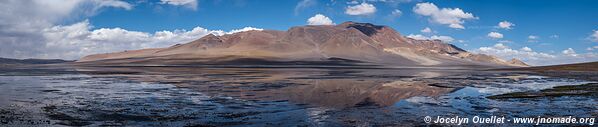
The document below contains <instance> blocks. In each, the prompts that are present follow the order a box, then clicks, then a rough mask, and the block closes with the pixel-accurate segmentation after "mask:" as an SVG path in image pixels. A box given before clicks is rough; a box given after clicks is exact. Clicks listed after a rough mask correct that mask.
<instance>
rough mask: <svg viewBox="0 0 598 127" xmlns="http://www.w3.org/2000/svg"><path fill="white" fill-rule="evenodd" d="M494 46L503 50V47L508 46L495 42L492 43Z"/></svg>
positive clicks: (506, 47)
mask: <svg viewBox="0 0 598 127" xmlns="http://www.w3.org/2000/svg"><path fill="white" fill-rule="evenodd" d="M494 48H496V49H500V50H503V49H508V48H509V47H508V46H506V45H505V44H502V43H497V44H494Z"/></svg>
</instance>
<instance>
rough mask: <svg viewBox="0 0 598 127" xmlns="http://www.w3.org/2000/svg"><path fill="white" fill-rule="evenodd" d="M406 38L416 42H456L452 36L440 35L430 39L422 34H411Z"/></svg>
mask: <svg viewBox="0 0 598 127" xmlns="http://www.w3.org/2000/svg"><path fill="white" fill-rule="evenodd" d="M406 37H408V38H413V39H415V40H441V41H442V42H446V43H449V42H453V41H455V39H454V38H453V37H450V36H438V35H432V36H430V37H427V36H424V35H421V34H409V35H407V36H406Z"/></svg>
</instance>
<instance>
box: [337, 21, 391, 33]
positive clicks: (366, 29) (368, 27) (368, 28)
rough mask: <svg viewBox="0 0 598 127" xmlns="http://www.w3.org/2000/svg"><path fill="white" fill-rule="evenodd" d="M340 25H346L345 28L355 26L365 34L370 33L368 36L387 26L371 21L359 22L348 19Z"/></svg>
mask: <svg viewBox="0 0 598 127" xmlns="http://www.w3.org/2000/svg"><path fill="white" fill-rule="evenodd" d="M338 26H340V27H344V28H355V29H357V30H359V31H361V32H362V33H363V34H365V35H368V36H372V35H374V34H376V33H378V31H379V30H381V29H382V28H384V27H385V26H378V25H374V24H371V23H359V22H353V21H347V22H344V23H342V24H340V25H338Z"/></svg>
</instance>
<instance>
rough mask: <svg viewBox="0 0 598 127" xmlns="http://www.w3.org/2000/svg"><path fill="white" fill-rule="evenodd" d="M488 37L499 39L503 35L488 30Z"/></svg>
mask: <svg viewBox="0 0 598 127" xmlns="http://www.w3.org/2000/svg"><path fill="white" fill-rule="evenodd" d="M488 37H490V38H493V39H501V38H503V35H502V34H501V33H498V32H490V33H488Z"/></svg>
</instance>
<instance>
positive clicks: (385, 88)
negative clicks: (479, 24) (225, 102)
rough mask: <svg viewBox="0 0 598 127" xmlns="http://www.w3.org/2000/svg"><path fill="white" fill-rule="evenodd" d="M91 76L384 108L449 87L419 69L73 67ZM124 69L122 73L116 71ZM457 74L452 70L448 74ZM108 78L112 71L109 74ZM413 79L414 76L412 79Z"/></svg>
mask: <svg viewBox="0 0 598 127" xmlns="http://www.w3.org/2000/svg"><path fill="white" fill-rule="evenodd" d="M77 70H78V71H81V72H89V73H88V74H90V75H91V76H96V77H101V76H108V75H97V73H98V72H99V73H101V72H112V73H115V74H114V75H119V76H125V77H126V78H127V79H128V80H133V81H139V82H150V83H169V84H173V85H175V86H177V87H183V88H189V89H193V90H197V91H199V92H202V93H206V94H208V95H210V96H228V97H233V98H238V99H247V100H254V99H258V100H285V101H290V102H292V103H297V104H307V105H311V106H318V107H327V108H347V107H355V106H390V105H393V104H394V103H396V102H398V101H401V100H403V99H407V98H410V97H414V96H430V97H437V96H439V95H442V94H446V93H448V92H450V91H453V90H454V88H443V87H435V86H430V85H429V84H430V82H426V81H418V80H416V79H417V78H420V77H419V76H421V78H433V77H438V76H442V75H443V74H449V73H451V72H445V73H439V72H433V71H431V70H430V71H426V70H421V69H411V70H364V69H340V70H339V69H264V68H220V69H214V68H183V67H178V68H164V67H150V68H78V69H77ZM116 73H124V74H116ZM453 73H458V72H453ZM110 76H112V75H110ZM415 77H417V78H415Z"/></svg>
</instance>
